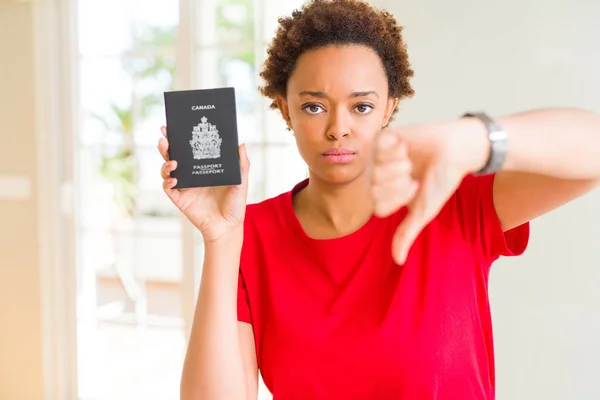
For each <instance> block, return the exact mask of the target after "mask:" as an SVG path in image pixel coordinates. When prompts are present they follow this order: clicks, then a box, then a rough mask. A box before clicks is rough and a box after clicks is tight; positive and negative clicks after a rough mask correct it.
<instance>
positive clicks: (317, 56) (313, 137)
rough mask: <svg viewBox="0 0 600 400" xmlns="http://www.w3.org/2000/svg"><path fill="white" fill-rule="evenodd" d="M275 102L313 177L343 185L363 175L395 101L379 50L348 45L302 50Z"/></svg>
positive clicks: (394, 105)
mask: <svg viewBox="0 0 600 400" xmlns="http://www.w3.org/2000/svg"><path fill="white" fill-rule="evenodd" d="M277 103H278V105H279V109H280V110H281V111H282V114H283V116H284V118H285V119H286V121H287V123H288V126H289V127H290V128H291V129H292V130H293V131H294V134H295V138H296V143H297V145H298V150H299V151H300V155H301V156H302V158H303V159H304V161H305V162H306V164H307V165H308V167H309V169H310V171H311V176H312V177H317V178H319V179H322V180H324V181H327V182H329V183H335V184H343V183H349V182H352V181H354V180H355V179H357V178H358V177H360V176H362V175H363V174H364V172H365V170H366V167H367V166H368V164H369V162H370V154H371V145H372V143H373V140H374V136H375V135H376V134H377V132H378V131H380V130H381V128H382V127H384V126H385V125H387V123H388V121H389V118H390V116H391V114H392V112H393V110H394V109H395V107H396V103H397V100H396V99H390V98H389V97H388V81H387V77H386V74H385V71H384V69H383V66H382V64H381V61H380V58H379V56H378V55H377V53H375V52H374V51H373V50H371V49H370V48H368V47H366V46H357V45H352V46H327V47H323V48H321V49H318V50H311V51H308V52H306V53H304V54H302V55H301V56H300V57H299V58H298V60H297V63H296V66H295V69H294V71H293V73H292V75H291V77H290V78H289V80H288V84H287V98H286V99H283V98H281V97H280V98H278V99H277Z"/></svg>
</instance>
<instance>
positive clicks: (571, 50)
mask: <svg viewBox="0 0 600 400" xmlns="http://www.w3.org/2000/svg"><path fill="white" fill-rule="evenodd" d="M372 3H374V4H375V5H377V6H379V7H383V8H386V9H388V10H389V11H391V12H392V13H394V14H395V15H396V17H397V18H398V19H399V21H400V23H401V25H403V26H405V39H406V42H407V44H408V51H409V55H410V56H411V59H412V64H413V66H414V69H415V79H414V86H415V90H416V93H417V94H416V96H415V97H414V98H413V99H411V100H408V101H407V102H406V103H405V104H404V105H403V110H402V112H401V115H400V116H399V118H398V122H399V123H408V122H414V121H426V120H436V119H441V118H448V117H452V116H455V115H460V114H461V113H462V112H464V111H466V110H471V109H484V110H486V111H488V112H490V113H492V114H495V115H498V114H505V113H511V112H516V111H519V110H523V109H529V108H538V107H546V106H577V107H583V108H586V109H590V110H594V111H596V112H600V23H598V21H599V20H600V1H598V0H577V1H573V0H562V1H560V0H504V1H499V2H491V1H480V2H476V1H467V0H453V1H448V0H375V1H372ZM565 134H568V132H565ZM599 134H600V132H599ZM599 248H600V191H595V192H593V193H591V194H589V195H588V196H586V197H584V198H582V199H579V200H577V201H575V202H573V203H571V204H569V205H567V206H564V207H563V208H561V209H559V210H557V211H555V212H553V213H551V214H549V215H547V216H544V217H542V218H539V219H538V220H536V221H534V222H533V224H532V238H531V242H530V247H529V249H528V250H527V252H526V254H525V255H524V256H522V257H520V258H516V259H503V260H500V261H499V262H497V264H496V265H495V266H494V268H493V272H492V276H491V289H490V290H491V298H492V307H493V316H494V328H495V337H496V353H497V354H496V357H497V389H498V390H497V394H498V399H499V400H507V399H510V400H520V399H523V400H530V399H545V400H553V399H556V400H559V399H560V400H564V399H578V400H580V399H599V398H600V386H599V385H598V377H599V376H600V365H598V360H600V254H599V252H598V249H599Z"/></svg>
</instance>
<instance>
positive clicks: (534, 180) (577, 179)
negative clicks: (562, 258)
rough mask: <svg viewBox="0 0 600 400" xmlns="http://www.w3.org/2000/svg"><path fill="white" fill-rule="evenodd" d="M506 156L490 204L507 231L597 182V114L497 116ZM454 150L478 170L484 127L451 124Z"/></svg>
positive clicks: (483, 156) (483, 157) (485, 145)
mask: <svg viewBox="0 0 600 400" xmlns="http://www.w3.org/2000/svg"><path fill="white" fill-rule="evenodd" d="M497 121H498V122H499V123H500V125H502V126H503V128H504V129H505V130H506V132H507V134H508V153H507V158H506V162H505V164H504V167H503V169H502V171H500V172H499V173H498V174H497V176H496V178H495V181H494V205H495V208H496V212H497V213H498V217H499V219H500V221H501V223H502V227H503V228H504V229H505V230H509V229H511V228H514V227H516V226H518V225H521V224H523V223H525V222H527V221H530V220H532V219H534V218H536V217H538V216H540V215H542V214H545V213H547V212H549V211H552V210H553V209H555V208H557V207H560V206H561V205H563V204H565V203H567V202H569V201H571V200H573V199H575V198H577V197H579V196H581V195H583V194H585V193H586V192H588V191H590V190H591V189H593V188H595V187H597V186H598V184H600V116H598V115H596V114H594V113H592V112H589V111H583V110H577V109H544V110H534V111H528V112H524V113H520V114H515V115H510V116H506V117H501V118H497ZM452 124H453V125H454V127H452V129H453V130H454V131H455V132H456V137H457V138H458V140H457V142H455V145H456V147H455V152H456V153H457V155H458V154H460V156H461V157H463V158H465V155H468V157H466V158H465V160H466V161H467V162H468V164H467V167H466V168H467V170H469V171H477V170H479V169H480V168H481V167H482V166H483V165H484V164H485V162H486V161H487V157H488V155H489V142H488V140H487V133H486V130H485V127H484V126H483V124H482V123H481V122H480V121H478V120H476V119H472V118H466V119H461V120H459V121H456V122H454V123H452Z"/></svg>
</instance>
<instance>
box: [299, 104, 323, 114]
mask: <svg viewBox="0 0 600 400" xmlns="http://www.w3.org/2000/svg"><path fill="white" fill-rule="evenodd" d="M303 110H304V111H306V112H308V113H309V114H313V115H314V114H320V113H321V111H322V110H323V107H321V106H320V105H318V104H308V105H307V106H305V107H304V108H303Z"/></svg>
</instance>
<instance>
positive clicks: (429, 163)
mask: <svg viewBox="0 0 600 400" xmlns="http://www.w3.org/2000/svg"><path fill="white" fill-rule="evenodd" d="M455 132H456V130H455V129H452V127H451V126H449V125H443V124H423V125H413V126H409V127H403V128H386V129H384V130H383V131H381V132H380V133H379V135H378V136H377V138H376V141H375V148H374V159H373V169H372V174H371V194H372V196H373V199H374V204H375V211H374V212H375V215H377V216H379V217H385V216H388V215H390V214H392V213H394V212H396V211H397V210H399V209H400V208H401V207H403V206H407V208H408V214H407V215H406V217H405V219H404V220H403V221H402V223H401V224H400V226H399V227H398V229H397V230H396V233H395V235H394V238H393V242H392V243H393V244H392V255H393V258H394V261H396V262H397V263H398V264H404V262H405V261H406V257H407V255H408V251H409V249H410V247H411V246H412V244H413V242H414V241H415V239H416V238H417V236H418V235H419V233H420V232H421V231H422V230H423V228H424V227H425V226H426V225H427V224H428V223H429V222H430V221H431V220H432V219H433V218H435V217H436V216H437V214H438V213H439V212H440V210H441V209H442V207H443V206H444V204H446V202H447V201H448V199H449V198H450V197H451V196H452V194H453V193H454V192H455V191H456V189H457V188H458V186H459V185H460V183H461V181H462V179H463V178H464V176H465V175H466V174H468V173H469V172H470V171H471V170H473V168H472V166H471V165H470V164H472V163H473V160H469V158H474V157H472V156H470V155H468V154H464V153H463V154H462V155H461V154H460V153H459V150H460V151H467V152H468V151H469V150H468V149H461V143H460V140H461V139H460V137H459V134H458V133H457V134H454V133H455ZM467 156H468V157H467ZM476 159H481V157H477V158H476Z"/></svg>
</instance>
